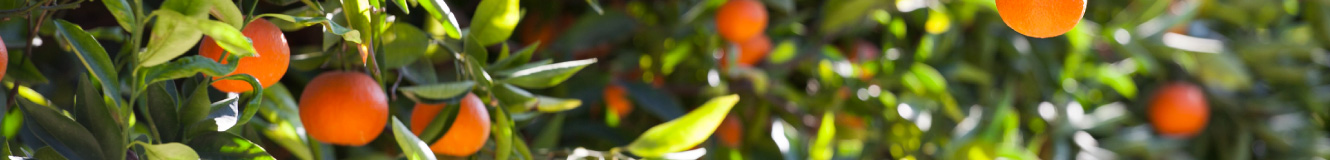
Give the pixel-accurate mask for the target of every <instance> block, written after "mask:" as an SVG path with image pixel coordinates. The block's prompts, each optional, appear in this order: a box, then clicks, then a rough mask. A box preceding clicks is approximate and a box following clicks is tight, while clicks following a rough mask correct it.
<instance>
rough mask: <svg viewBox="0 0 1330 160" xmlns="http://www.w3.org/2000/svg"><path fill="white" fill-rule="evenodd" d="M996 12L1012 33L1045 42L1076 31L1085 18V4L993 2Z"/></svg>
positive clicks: (1077, 0) (1081, 0) (1075, 0)
mask: <svg viewBox="0 0 1330 160" xmlns="http://www.w3.org/2000/svg"><path fill="white" fill-rule="evenodd" d="M997 11H998V15H999V16H1001V17H1002V22H1006V23H1007V26H1008V27H1011V29H1012V30H1016V32H1020V33H1021V34H1024V35H1025V36H1030V37H1035V38H1048V37H1053V36H1058V35H1062V34H1063V33H1067V31H1070V30H1071V28H1072V27H1076V23H1079V22H1080V21H1081V16H1082V15H1083V14H1085V0H997Z"/></svg>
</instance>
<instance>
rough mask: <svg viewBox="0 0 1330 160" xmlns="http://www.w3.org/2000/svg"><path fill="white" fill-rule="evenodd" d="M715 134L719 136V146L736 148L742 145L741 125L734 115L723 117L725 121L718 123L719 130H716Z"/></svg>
mask: <svg viewBox="0 0 1330 160" xmlns="http://www.w3.org/2000/svg"><path fill="white" fill-rule="evenodd" d="M716 134H718V135H719V136H718V137H719V138H720V145H723V146H725V147H730V148H738V147H739V146H740V145H741V144H743V123H742V122H740V121H739V117H735V116H734V115H729V116H725V120H724V121H721V122H720V128H718V129H716Z"/></svg>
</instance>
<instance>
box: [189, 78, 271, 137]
mask: <svg viewBox="0 0 1330 160" xmlns="http://www.w3.org/2000/svg"><path fill="white" fill-rule="evenodd" d="M207 81H208V80H205V79H201V78H195V79H190V80H186V81H185V84H184V85H182V87H181V88H182V90H181V91H180V93H181V96H182V97H184V99H183V100H181V101H180V108H179V109H177V113H178V114H179V115H178V116H177V117H178V118H177V119H179V120H180V122H179V124H180V128H182V130H181V131H180V132H181V133H182V135H183V133H184V132H185V131H187V129H188V128H190V126H192V125H193V124H194V123H199V122H201V121H203V120H204V119H207V118H208V114H209V112H211V111H212V102H211V101H210V99H209V98H208V86H209V85H208V83H206V82H207ZM278 84H281V83H278ZM274 86H276V85H274Z"/></svg>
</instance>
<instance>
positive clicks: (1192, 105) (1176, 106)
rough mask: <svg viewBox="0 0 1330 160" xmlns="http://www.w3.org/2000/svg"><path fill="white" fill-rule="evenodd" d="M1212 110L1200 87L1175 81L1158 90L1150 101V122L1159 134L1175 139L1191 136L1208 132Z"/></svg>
mask: <svg viewBox="0 0 1330 160" xmlns="http://www.w3.org/2000/svg"><path fill="white" fill-rule="evenodd" d="M1209 117H1210V108H1209V106H1208V105H1207V104H1206V102H1205V93H1204V92H1203V91H1202V90H1201V88H1200V87H1197V86H1196V85H1193V84H1190V83H1185V82H1174V83H1172V84H1167V85H1165V86H1164V87H1163V88H1160V89H1159V90H1157V91H1155V95H1154V100H1152V101H1150V122H1151V124H1152V125H1153V126H1154V128H1155V131H1157V132H1159V133H1160V134H1162V135H1165V136H1171V137H1191V136H1194V135H1196V134H1198V133H1200V132H1201V130H1204V129H1205V125H1206V122H1207V121H1208V120H1209Z"/></svg>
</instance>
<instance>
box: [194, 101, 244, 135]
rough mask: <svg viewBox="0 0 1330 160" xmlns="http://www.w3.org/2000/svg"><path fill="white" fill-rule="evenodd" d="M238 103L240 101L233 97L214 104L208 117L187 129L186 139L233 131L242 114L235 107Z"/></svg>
mask: <svg viewBox="0 0 1330 160" xmlns="http://www.w3.org/2000/svg"><path fill="white" fill-rule="evenodd" d="M236 101H238V99H237V98H236V97H231V98H227V99H223V100H221V101H217V102H214V103H212V105H211V106H210V108H211V110H209V111H208V116H207V117H204V119H203V120H202V121H199V122H194V124H190V126H189V127H186V129H185V131H184V132H185V133H184V135H185V138H186V139H188V138H190V137H197V136H199V135H204V134H208V133H212V132H220V131H226V130H228V129H231V127H232V126H235V124H236V119H237V118H236V117H237V116H239V114H240V110H239V109H238V108H237V107H236V106H235V104H236Z"/></svg>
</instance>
